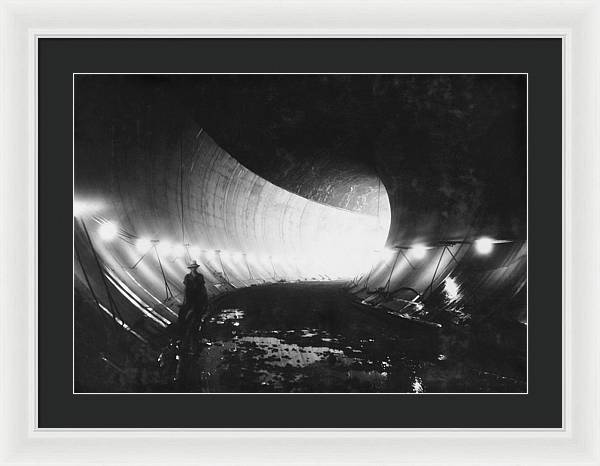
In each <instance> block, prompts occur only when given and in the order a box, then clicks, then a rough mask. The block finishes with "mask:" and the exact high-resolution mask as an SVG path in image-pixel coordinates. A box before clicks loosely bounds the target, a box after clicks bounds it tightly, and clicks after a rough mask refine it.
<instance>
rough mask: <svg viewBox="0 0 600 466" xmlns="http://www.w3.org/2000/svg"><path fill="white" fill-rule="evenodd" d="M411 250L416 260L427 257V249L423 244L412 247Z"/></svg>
mask: <svg viewBox="0 0 600 466" xmlns="http://www.w3.org/2000/svg"><path fill="white" fill-rule="evenodd" d="M410 250H411V251H412V253H413V254H412V255H413V257H414V258H415V259H419V260H420V259H423V258H425V256H426V255H427V248H426V247H425V246H423V245H422V244H415V245H414V246H411V248H410Z"/></svg>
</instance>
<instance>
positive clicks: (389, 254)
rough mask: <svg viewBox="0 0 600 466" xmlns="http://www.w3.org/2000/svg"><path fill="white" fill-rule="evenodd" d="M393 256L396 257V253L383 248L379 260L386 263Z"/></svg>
mask: <svg viewBox="0 0 600 466" xmlns="http://www.w3.org/2000/svg"><path fill="white" fill-rule="evenodd" d="M395 255H396V251H395V250H393V249H390V248H384V249H383V250H382V251H381V258H382V259H383V260H384V261H386V262H387V261H389V260H392V259H393V258H394V256H395Z"/></svg>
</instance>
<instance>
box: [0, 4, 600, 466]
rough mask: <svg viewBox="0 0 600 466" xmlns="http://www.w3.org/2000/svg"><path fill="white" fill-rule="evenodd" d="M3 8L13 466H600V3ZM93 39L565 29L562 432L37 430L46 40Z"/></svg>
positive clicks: (5, 381) (0, 247) (0, 396)
mask: <svg viewBox="0 0 600 466" xmlns="http://www.w3.org/2000/svg"><path fill="white" fill-rule="evenodd" d="M0 5H1V6H0V8H1V10H0V12H1V16H0V34H1V35H0V60H1V61H0V92H1V94H0V99H1V100H0V111H1V127H0V128H1V132H0V144H1V165H0V203H1V215H2V218H1V219H0V251H1V254H0V266H1V269H0V297H1V299H0V306H1V312H0V358H1V359H0V371H1V375H0V464H24V463H35V464H100V463H101V464H106V465H108V464H117V463H118V464H181V463H194V464H207V465H218V464H243V465H249V464H261V465H263V464H277V465H283V464H312V463H318V464H344V465H349V464H361V465H364V464H377V465H383V464H399V463H407V464H414V463H419V464H441V463H443V464H526V465H534V464H536V465H537V464H540V465H541V464H549V463H552V464H571V465H584V464H585V465H592V464H596V465H597V464H600V338H598V336H597V332H598V330H599V329H600V312H599V309H598V305H597V297H596V293H597V289H598V286H599V285H600V202H599V201H600V2H597V1H594V0H589V1H586V0H581V1H579V0H563V1H554V0H544V1H541V0H497V1H494V0H492V1H487V0H480V1H477V2H474V1H470V0H453V1H440V0H438V1H429V0H420V1H416V0H415V1H395V2H390V1H382V0H374V1H368V2H367V1H365V2H357V1H343V2H341V1H334V0H321V1H310V0H304V1H293V2H287V3H285V2H280V1H274V0H264V1H259V0H247V1H243V2H242V1H231V0H224V1H219V2H213V1H204V2H202V1H200V2H189V1H184V0H182V1H179V0H175V1H166V0H163V1H153V2H149V1H137V0H133V1H116V0H112V1H109V0H106V1H94V0H92V1H68V0H63V1H58V0H23V1H16V0H14V1H10V0H7V1H1V2H0ZM83 36H98V37H107V36H112V37H282V36H283V37H561V38H563V45H564V67H563V73H564V80H563V82H564V84H563V102H564V110H563V131H564V143H563V233H564V235H563V244H562V254H563V300H564V302H563V323H564V330H563V331H564V339H563V368H564V369H563V393H564V427H563V428H562V429H478V430H475V429H468V430H460V429H363V430H361V429H347V430H342V429H309V430H306V429H305V430H301V429H273V430H269V429H261V430H243V429H221V430H217V429H214V430H211V429H171V430H168V429H146V430H143V429H139V430H136V429H79V430H77V429H72V430H65V429H57V430H53V429H38V428H37V427H36V398H37V382H36V369H37V368H36V341H37V340H36V313H37V271H36V268H37V265H36V263H37V254H36V248H37V220H36V219H37V171H36V170H37V168H36V166H37V164H36V159H37V139H36V134H37V118H36V115H37V110H36V94H37V87H36V86H37V83H36V75H37V69H36V52H37V38H39V37H83ZM498 71H502V70H498ZM557 249H558V245H557ZM548 253H555V252H548Z"/></svg>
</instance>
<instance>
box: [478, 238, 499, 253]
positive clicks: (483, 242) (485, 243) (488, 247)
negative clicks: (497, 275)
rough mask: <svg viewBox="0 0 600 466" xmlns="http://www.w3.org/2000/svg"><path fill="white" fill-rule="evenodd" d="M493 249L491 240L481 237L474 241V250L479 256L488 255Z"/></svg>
mask: <svg viewBox="0 0 600 466" xmlns="http://www.w3.org/2000/svg"><path fill="white" fill-rule="evenodd" d="M492 249H494V242H493V241H492V239H491V238H487V237H483V238H479V239H478V240H477V241H475V250H476V251H477V252H478V253H479V254H489V253H490V252H492Z"/></svg>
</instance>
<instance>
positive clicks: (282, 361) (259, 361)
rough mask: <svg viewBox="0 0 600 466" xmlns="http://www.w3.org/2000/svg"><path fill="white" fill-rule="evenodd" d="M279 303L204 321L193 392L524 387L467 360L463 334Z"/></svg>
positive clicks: (342, 309)
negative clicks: (202, 344)
mask: <svg viewBox="0 0 600 466" xmlns="http://www.w3.org/2000/svg"><path fill="white" fill-rule="evenodd" d="M278 299H280V300H274V302H268V303H265V302H264V301H263V300H261V301H259V300H258V299H257V300H256V301H254V302H255V303H257V304H252V305H248V307H244V308H242V307H233V306H231V305H230V306H229V307H228V308H227V309H222V310H221V311H219V312H218V313H217V314H216V315H214V316H213V317H212V318H210V319H209V320H208V321H207V324H206V326H205V329H204V331H203V337H204V343H205V344H204V349H203V350H202V351H201V353H200V354H199V356H198V357H197V361H196V365H195V366H194V367H195V368H194V371H196V372H195V373H196V382H194V387H191V389H192V390H194V391H206V392H238V393H252V392H283V393H288V392H314V393H327V392H360V393H373V392H395V393H416V394H419V393H431V392H434V393H436V392H437V393H439V392H464V391H470V392H490V391H498V392H502V391H522V387H523V386H524V385H523V380H520V379H518V378H514V377H511V376H506V374H500V373H498V369H501V368H500V367H498V368H496V367H495V366H489V367H487V366H486V365H485V364H488V363H487V362H485V364H481V363H480V362H477V361H474V360H473V359H472V358H471V357H470V356H466V354H467V353H465V351H467V352H468V351H469V349H468V343H467V341H466V340H465V338H464V336H463V335H458V336H456V335H454V336H449V335H445V334H443V333H442V332H441V331H440V330H438V329H432V328H431V327H426V328H424V327H418V328H417V327H415V326H414V325H415V324H410V325H412V326H411V327H410V328H406V327H404V326H403V325H407V324H402V325H400V326H397V325H396V324H394V323H392V324H390V323H389V322H385V321H381V320H378V319H376V318H373V316H372V315H369V314H365V313H364V312H362V311H359V312H357V311H355V310H352V309H351V308H348V307H347V306H341V305H339V303H337V302H334V303H333V304H332V303H325V304H323V303H321V302H320V301H306V302H304V301H302V299H300V298H297V299H289V300H287V301H286V300H284V299H283V298H279V297H278ZM285 299H287V298H285ZM265 301H266V300H265ZM232 304H233V303H232ZM240 304H242V303H241V302H240V303H238V306H239V305H240ZM234 305H235V304H234ZM307 306H308V307H307ZM319 306H320V307H319ZM286 326H287V328H286ZM423 328H424V329H423ZM465 345H467V346H465ZM476 357H477V354H475V358H476ZM502 370H503V371H504V369H502Z"/></svg>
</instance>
